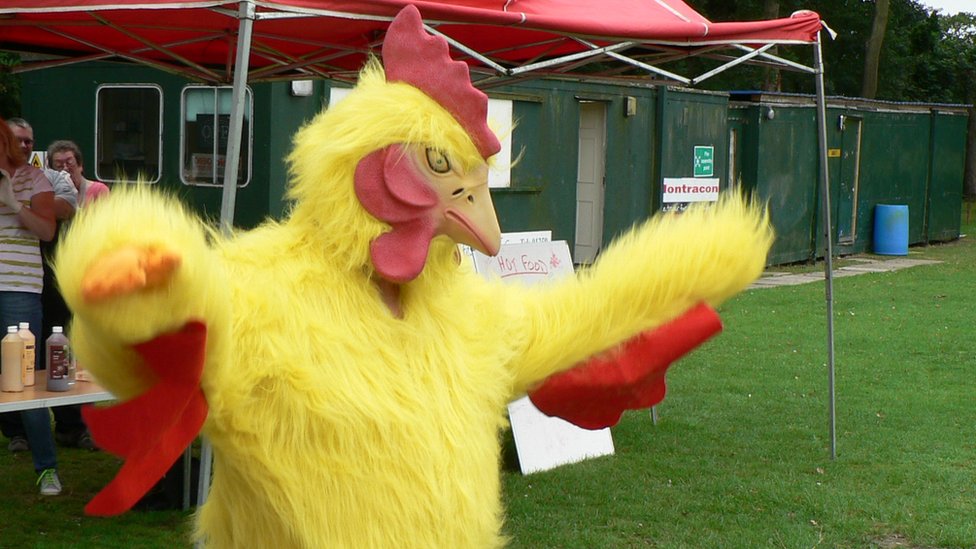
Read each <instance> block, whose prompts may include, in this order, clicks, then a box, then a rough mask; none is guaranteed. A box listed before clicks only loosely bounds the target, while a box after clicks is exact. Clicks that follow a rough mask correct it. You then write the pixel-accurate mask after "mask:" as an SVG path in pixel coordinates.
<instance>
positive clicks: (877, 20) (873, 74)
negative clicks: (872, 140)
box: [861, 0, 889, 99]
mask: <svg viewBox="0 0 976 549" xmlns="http://www.w3.org/2000/svg"><path fill="white" fill-rule="evenodd" d="M888 7H889V0H876V1H875V4H874V18H873V20H872V21H873V22H872V23H871V36H869V37H868V43H867V48H866V51H865V54H864V77H863V80H862V81H861V97H867V98H868V99H874V97H875V96H876V95H877V93H878V66H879V64H880V63H881V46H882V45H883V44H884V38H885V29H886V28H887V27H888Z"/></svg>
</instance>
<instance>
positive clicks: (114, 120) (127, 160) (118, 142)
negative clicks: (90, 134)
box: [94, 84, 163, 183]
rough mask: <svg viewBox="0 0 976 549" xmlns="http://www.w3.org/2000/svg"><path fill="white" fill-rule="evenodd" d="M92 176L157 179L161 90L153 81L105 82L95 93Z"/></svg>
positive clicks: (119, 179) (159, 158) (123, 179)
mask: <svg viewBox="0 0 976 549" xmlns="http://www.w3.org/2000/svg"><path fill="white" fill-rule="evenodd" d="M95 98H96V99H95V103H96V105H95V110H96V116H95V143H96V145H95V159H94V160H95V177H96V179H98V180H100V181H109V182H121V181H134V180H136V179H139V180H142V181H145V182H148V183H155V182H156V181H159V166H160V160H161V158H162V154H163V139H162V125H163V91H162V89H161V88H160V87H159V86H157V85H155V84H106V85H102V86H99V87H98V89H97V90H96V92H95Z"/></svg>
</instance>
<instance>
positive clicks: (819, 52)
mask: <svg viewBox="0 0 976 549" xmlns="http://www.w3.org/2000/svg"><path fill="white" fill-rule="evenodd" d="M820 37H821V34H817V42H816V43H815V44H814V49H813V65H814V74H815V79H816V88H817V137H818V141H817V142H818V144H819V148H820V192H821V205H822V209H823V228H824V288H825V290H824V293H825V298H826V301H827V391H828V400H829V408H830V410H829V416H830V429H829V430H830V459H836V458H837V414H836V406H835V393H834V265H833V258H834V250H833V242H832V239H833V230H832V229H831V224H830V177H829V174H828V170H827V101H826V98H825V96H824V76H823V74H824V69H823V49H822V47H821V40H820Z"/></svg>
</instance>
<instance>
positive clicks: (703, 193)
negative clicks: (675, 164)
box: [661, 177, 718, 204]
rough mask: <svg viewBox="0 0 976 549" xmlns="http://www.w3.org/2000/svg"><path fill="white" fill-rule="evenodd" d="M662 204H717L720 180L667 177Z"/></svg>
mask: <svg viewBox="0 0 976 549" xmlns="http://www.w3.org/2000/svg"><path fill="white" fill-rule="evenodd" d="M662 187H663V188H662V191H663V195H662V197H661V202H663V203H665V204H670V203H673V202H715V201H717V200H718V178H717V177H716V178H703V177H665V178H664V185H662Z"/></svg>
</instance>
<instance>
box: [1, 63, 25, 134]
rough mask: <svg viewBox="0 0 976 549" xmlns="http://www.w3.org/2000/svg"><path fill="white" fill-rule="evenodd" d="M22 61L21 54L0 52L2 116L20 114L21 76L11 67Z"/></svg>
mask: <svg viewBox="0 0 976 549" xmlns="http://www.w3.org/2000/svg"><path fill="white" fill-rule="evenodd" d="M19 63H20V56H19V55H16V54H13V53H6V52H0V116H2V117H3V118H5V119H6V118H10V117H11V116H19V115H20V78H19V77H18V76H17V75H15V74H13V73H12V72H11V69H12V68H13V67H14V66H15V65H18V64H19Z"/></svg>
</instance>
